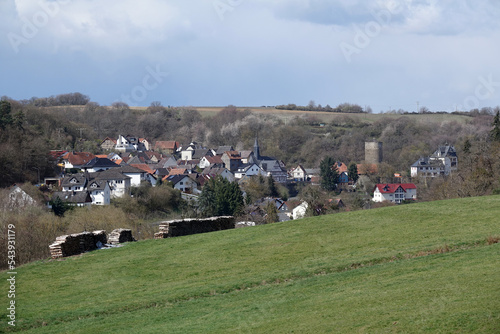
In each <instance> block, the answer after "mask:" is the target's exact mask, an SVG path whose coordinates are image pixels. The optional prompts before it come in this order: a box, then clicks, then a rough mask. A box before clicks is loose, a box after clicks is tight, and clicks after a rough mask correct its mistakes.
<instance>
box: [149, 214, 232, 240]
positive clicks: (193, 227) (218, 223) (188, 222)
mask: <svg viewBox="0 0 500 334" xmlns="http://www.w3.org/2000/svg"><path fill="white" fill-rule="evenodd" d="M234 227H235V225H234V217H233V216H222V217H211V218H189V219H179V220H170V221H164V222H162V223H161V224H160V231H159V232H158V233H155V239H164V238H171V237H180V236H183V235H191V234H198V233H207V232H214V231H221V230H229V229H233V228H234Z"/></svg>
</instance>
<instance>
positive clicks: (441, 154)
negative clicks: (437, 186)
mask: <svg viewBox="0 0 500 334" xmlns="http://www.w3.org/2000/svg"><path fill="white" fill-rule="evenodd" d="M457 169H458V158H457V152H456V150H455V147H453V146H451V145H448V144H445V145H443V146H439V148H438V149H437V150H436V151H435V152H434V153H433V154H432V155H431V156H429V157H424V158H420V159H418V160H417V161H416V162H415V163H414V164H413V165H412V166H411V176H412V177H417V176H422V177H436V176H441V175H450V173H451V172H454V171H456V170H457Z"/></svg>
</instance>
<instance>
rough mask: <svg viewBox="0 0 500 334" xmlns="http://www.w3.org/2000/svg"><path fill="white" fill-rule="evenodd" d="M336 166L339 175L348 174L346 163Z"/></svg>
mask: <svg viewBox="0 0 500 334" xmlns="http://www.w3.org/2000/svg"><path fill="white" fill-rule="evenodd" d="M336 165H337V170H338V172H339V174H341V173H343V172H346V173H347V165H346V164H345V163H342V162H337V163H336Z"/></svg>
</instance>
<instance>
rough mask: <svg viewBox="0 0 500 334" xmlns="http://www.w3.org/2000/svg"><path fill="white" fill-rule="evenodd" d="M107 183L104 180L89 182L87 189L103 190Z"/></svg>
mask: <svg viewBox="0 0 500 334" xmlns="http://www.w3.org/2000/svg"><path fill="white" fill-rule="evenodd" d="M107 184H108V182H107V181H106V180H93V181H90V182H89V185H88V187H87V189H89V190H104V189H106V185H107Z"/></svg>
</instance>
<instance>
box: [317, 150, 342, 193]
mask: <svg viewBox="0 0 500 334" xmlns="http://www.w3.org/2000/svg"><path fill="white" fill-rule="evenodd" d="M319 167H320V176H321V187H322V188H323V189H325V190H326V191H333V190H335V189H336V188H337V180H338V178H339V172H338V170H337V165H336V161H335V159H334V158H332V157H325V158H324V159H323V160H321V163H320V165H319Z"/></svg>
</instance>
